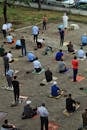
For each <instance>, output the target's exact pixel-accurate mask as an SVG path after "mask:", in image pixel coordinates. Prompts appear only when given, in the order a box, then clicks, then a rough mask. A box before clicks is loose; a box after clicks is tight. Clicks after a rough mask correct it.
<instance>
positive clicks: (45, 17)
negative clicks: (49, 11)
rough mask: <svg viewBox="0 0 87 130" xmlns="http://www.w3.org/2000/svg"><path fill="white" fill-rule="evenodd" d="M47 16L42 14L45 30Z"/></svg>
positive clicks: (44, 28)
mask: <svg viewBox="0 0 87 130" xmlns="http://www.w3.org/2000/svg"><path fill="white" fill-rule="evenodd" d="M47 20H48V19H47V16H46V15H44V16H43V30H46V28H47Z"/></svg>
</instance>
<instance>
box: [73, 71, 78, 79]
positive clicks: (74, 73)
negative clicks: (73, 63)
mask: <svg viewBox="0 0 87 130" xmlns="http://www.w3.org/2000/svg"><path fill="white" fill-rule="evenodd" d="M77 73H78V69H73V81H76V77H77Z"/></svg>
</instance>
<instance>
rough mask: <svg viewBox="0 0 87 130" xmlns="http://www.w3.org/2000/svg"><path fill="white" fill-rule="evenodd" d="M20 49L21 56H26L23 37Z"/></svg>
mask: <svg viewBox="0 0 87 130" xmlns="http://www.w3.org/2000/svg"><path fill="white" fill-rule="evenodd" d="M20 41H21V49H22V56H26V53H27V52H26V44H25V38H24V36H22V37H21V39H20Z"/></svg>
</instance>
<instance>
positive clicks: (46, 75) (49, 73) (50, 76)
mask: <svg viewBox="0 0 87 130" xmlns="http://www.w3.org/2000/svg"><path fill="white" fill-rule="evenodd" d="M45 78H46V81H47V82H50V81H52V79H53V77H52V72H51V71H50V69H49V68H47V70H46V71H45Z"/></svg>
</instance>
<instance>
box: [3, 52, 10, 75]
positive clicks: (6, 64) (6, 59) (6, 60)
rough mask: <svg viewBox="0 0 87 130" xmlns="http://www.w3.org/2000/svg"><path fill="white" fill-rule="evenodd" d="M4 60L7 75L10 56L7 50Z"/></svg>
mask: <svg viewBox="0 0 87 130" xmlns="http://www.w3.org/2000/svg"><path fill="white" fill-rule="evenodd" d="M3 61H4V70H5V76H6V72H7V71H8V70H9V58H8V57H7V52H5V54H4V56H3Z"/></svg>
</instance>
